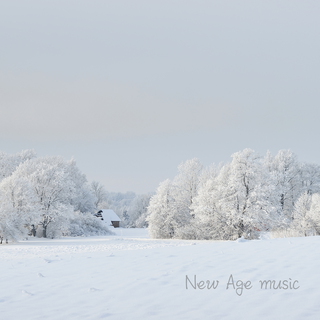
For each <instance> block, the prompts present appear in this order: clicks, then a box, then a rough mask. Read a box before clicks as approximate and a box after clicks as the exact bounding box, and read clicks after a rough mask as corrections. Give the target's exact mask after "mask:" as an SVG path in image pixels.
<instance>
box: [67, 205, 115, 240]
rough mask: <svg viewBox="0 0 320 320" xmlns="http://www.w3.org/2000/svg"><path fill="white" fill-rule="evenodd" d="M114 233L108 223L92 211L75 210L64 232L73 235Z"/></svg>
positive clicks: (86, 235) (85, 235)
mask: <svg viewBox="0 0 320 320" xmlns="http://www.w3.org/2000/svg"><path fill="white" fill-rule="evenodd" d="M108 234H112V232H111V231H110V230H109V228H108V227H107V225H106V224H105V223H104V222H103V221H101V220H100V219H98V218H96V217H95V216H93V215H92V214H90V213H83V212H80V211H78V212H75V213H74V214H73V216H72V218H71V219H70V220H69V223H68V231H67V232H66V233H65V234H64V235H67V236H71V237H80V236H81V237H83V236H84V237H88V236H103V235H108Z"/></svg>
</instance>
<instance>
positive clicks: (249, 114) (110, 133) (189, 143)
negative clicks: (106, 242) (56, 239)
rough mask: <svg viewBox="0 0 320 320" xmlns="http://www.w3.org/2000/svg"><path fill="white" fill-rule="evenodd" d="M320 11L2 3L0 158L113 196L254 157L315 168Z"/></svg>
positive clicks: (283, 6) (258, 1)
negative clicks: (187, 168) (287, 154)
mask: <svg viewBox="0 0 320 320" xmlns="http://www.w3.org/2000/svg"><path fill="white" fill-rule="evenodd" d="M319 17H320V2H319V1H310V0H304V1H297V0H281V1H279V0H276V1H272V0H269V1H262V0H252V1H247V0H242V1H239V0H233V1H232V0H231V1H228V0H221V1H215V0H212V1H205V0H195V1H187V0H181V1H178V0H170V1H166V0H161V1H160V0H159V1H151V0H146V1H142V0H134V1H132V0H126V1H122V0H114V1H107V0H104V1H102V0H100V1H98V0H90V1H89V0H87V1H81V0H77V1H76V0H74V1H68V0H63V1H62V0H61V1H43V0H38V1H34V0H28V1H25V0H12V1H1V2H0V43H1V47H0V106H1V114H0V150H2V151H5V152H9V153H13V152H19V151H21V150H23V149H35V150H36V151H37V153H38V155H39V156H44V155H62V156H64V157H65V158H66V159H70V158H71V157H74V158H75V159H76V160H77V163H78V165H79V167H80V169H81V170H82V171H83V172H84V173H86V174H87V177H88V179H89V180H97V181H100V182H101V183H103V184H104V185H105V187H106V189H107V190H109V191H122V192H125V191H129V190H130V191H135V192H137V193H142V192H149V191H154V190H155V189H156V188H157V186H158V184H159V183H160V182H161V181H163V180H165V179H166V178H172V177H173V176H174V175H175V174H176V171H177V166H178V164H179V163H181V162H182V161H185V160H187V159H191V158H194V157H197V158H199V159H200V160H201V161H202V163H203V164H204V165H209V164H211V163H219V162H221V161H228V160H229V159H230V156H231V154H232V153H234V152H237V151H239V150H242V149H244V148H247V147H249V148H252V149H254V150H256V151H258V152H259V153H261V154H264V153H265V152H266V151H267V150H271V151H272V152H273V153H276V152H277V151H278V150H279V149H291V150H292V151H293V152H295V153H296V154H297V155H298V157H299V159H301V160H303V161H309V162H317V163H320V148H319V137H320V90H319V80H320V59H319V57H320V19H319Z"/></svg>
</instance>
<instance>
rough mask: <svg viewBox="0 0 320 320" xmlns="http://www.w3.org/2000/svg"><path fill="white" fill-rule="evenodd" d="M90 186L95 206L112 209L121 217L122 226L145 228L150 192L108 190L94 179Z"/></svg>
mask: <svg viewBox="0 0 320 320" xmlns="http://www.w3.org/2000/svg"><path fill="white" fill-rule="evenodd" d="M91 187H92V190H93V191H94V194H95V196H96V199H97V200H96V202H95V206H96V208H97V209H112V210H114V212H116V213H117V215H118V216H119V217H120V218H121V226H122V227H125V228H146V227H147V226H148V222H147V220H146V218H147V208H148V205H149V201H150V198H151V194H149V193H148V194H136V193H134V192H126V193H122V192H109V191H106V190H105V188H104V187H103V185H101V184H100V183H99V182H96V181H93V182H92V184H91Z"/></svg>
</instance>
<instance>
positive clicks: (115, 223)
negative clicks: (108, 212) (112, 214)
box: [111, 221, 120, 228]
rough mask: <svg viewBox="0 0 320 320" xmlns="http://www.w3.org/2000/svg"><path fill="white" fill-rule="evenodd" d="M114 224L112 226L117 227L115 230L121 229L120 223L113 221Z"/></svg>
mask: <svg viewBox="0 0 320 320" xmlns="http://www.w3.org/2000/svg"><path fill="white" fill-rule="evenodd" d="M111 222H112V225H113V226H114V227H115V228H119V227H120V221H111Z"/></svg>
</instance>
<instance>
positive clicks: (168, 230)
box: [147, 180, 176, 238]
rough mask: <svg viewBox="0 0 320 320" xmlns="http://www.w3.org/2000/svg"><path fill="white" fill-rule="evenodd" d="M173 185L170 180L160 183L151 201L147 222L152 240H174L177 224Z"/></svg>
mask: <svg viewBox="0 0 320 320" xmlns="http://www.w3.org/2000/svg"><path fill="white" fill-rule="evenodd" d="M172 192H173V185H172V182H171V181H170V180H165V181H163V182H162V183H160V185H159V187H158V189H157V192H156V194H155V195H154V196H152V197H151V199H150V204H149V207H148V217H147V221H148V223H149V233H150V235H151V237H152V238H173V237H174V235H175V228H176V224H175V221H174V215H175V211H174V199H173V198H172Z"/></svg>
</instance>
